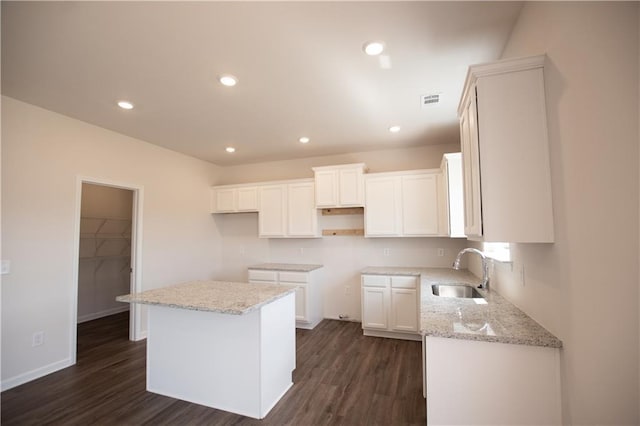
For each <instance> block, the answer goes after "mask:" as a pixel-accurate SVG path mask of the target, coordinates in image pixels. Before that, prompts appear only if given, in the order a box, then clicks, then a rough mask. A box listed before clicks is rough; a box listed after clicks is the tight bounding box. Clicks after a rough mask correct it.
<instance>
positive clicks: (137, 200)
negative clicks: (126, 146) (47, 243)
mask: <svg viewBox="0 0 640 426" xmlns="http://www.w3.org/2000/svg"><path fill="white" fill-rule="evenodd" d="M83 183H89V184H93V185H103V186H110V187H113V188H120V189H127V190H131V191H133V209H132V210H133V211H132V217H131V226H132V229H131V268H132V269H133V274H132V275H131V290H130V291H131V292H132V293H138V292H140V291H141V289H142V205H143V202H142V201H143V191H144V187H143V186H141V185H135V184H130V183H125V182H120V181H114V180H110V179H102V178H95V177H89V176H77V177H76V196H75V200H76V201H75V212H74V228H73V232H74V248H73V259H72V265H73V277H72V278H73V285H72V294H71V301H72V303H71V315H70V324H69V329H70V336H71V338H70V339H69V340H70V345H69V360H70V364H69V365H73V364H75V363H76V355H77V342H78V330H77V324H78V263H79V261H80V217H81V202H82V184H83ZM140 327H141V317H140V308H139V307H138V306H137V305H135V304H131V306H130V310H129V339H130V340H134V341H135V340H140V339H141V337H140V335H141V329H140Z"/></svg>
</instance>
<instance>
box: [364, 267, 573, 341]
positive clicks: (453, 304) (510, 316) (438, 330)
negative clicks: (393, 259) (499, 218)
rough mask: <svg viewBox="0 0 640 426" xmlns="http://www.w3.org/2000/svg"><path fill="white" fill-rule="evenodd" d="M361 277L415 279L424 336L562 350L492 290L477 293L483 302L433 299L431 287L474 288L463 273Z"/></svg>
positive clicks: (405, 271) (376, 270)
mask: <svg viewBox="0 0 640 426" xmlns="http://www.w3.org/2000/svg"><path fill="white" fill-rule="evenodd" d="M362 273H363V274H371V275H413V276H417V275H419V276H420V277H421V278H420V284H421V285H420V299H421V300H420V331H421V332H422V334H423V335H425V336H433V337H446V338H453V339H464V340H479V341H485V342H499V343H512V344H520V345H530V346H545V347H551V348H561V347H562V341H560V340H559V339H558V338H557V337H556V336H554V335H553V334H551V333H550V332H548V331H547V330H546V329H545V328H544V327H542V326H541V325H540V324H538V323H537V322H535V321H534V320H533V319H532V318H531V317H529V316H528V315H527V314H525V313H524V312H522V311H521V310H520V309H518V308H517V307H516V306H514V305H513V304H511V303H510V302H509V301H507V300H506V299H505V298H503V297H502V296H500V294H498V293H497V292H496V291H495V290H490V291H487V290H484V289H477V290H478V291H479V292H480V294H481V295H482V297H483V298H484V301H482V299H460V298H453V297H439V296H434V295H433V292H432V290H431V285H432V284H448V283H456V284H466V285H470V286H473V287H476V286H477V285H478V283H479V282H480V280H479V279H478V278H477V277H476V276H475V275H473V274H472V273H470V272H469V271H467V270H462V271H456V270H453V269H451V268H406V267H401V268H385V267H371V268H366V269H364V270H363V271H362ZM485 301H486V302H485Z"/></svg>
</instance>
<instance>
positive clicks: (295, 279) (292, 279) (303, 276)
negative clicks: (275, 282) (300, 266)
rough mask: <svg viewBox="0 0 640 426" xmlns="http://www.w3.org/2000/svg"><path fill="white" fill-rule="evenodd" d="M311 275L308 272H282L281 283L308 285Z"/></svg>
mask: <svg viewBox="0 0 640 426" xmlns="http://www.w3.org/2000/svg"><path fill="white" fill-rule="evenodd" d="M308 281H309V275H308V274H307V273H306V272H280V282H281V283H282V282H287V283H306V282H308Z"/></svg>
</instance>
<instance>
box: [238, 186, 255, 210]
mask: <svg viewBox="0 0 640 426" xmlns="http://www.w3.org/2000/svg"><path fill="white" fill-rule="evenodd" d="M237 191H238V194H237V200H238V205H237V210H238V211H241V212H248V211H257V210H258V188H257V187H255V186H249V187H246V188H238V189H237Z"/></svg>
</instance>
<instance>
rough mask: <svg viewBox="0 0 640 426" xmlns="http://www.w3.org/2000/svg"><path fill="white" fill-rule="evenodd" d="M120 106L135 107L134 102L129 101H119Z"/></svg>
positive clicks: (124, 107) (125, 107)
mask: <svg viewBox="0 0 640 426" xmlns="http://www.w3.org/2000/svg"><path fill="white" fill-rule="evenodd" d="M118 106H119V107H120V108H122V109H133V104H132V103H131V102H129V101H118Z"/></svg>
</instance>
